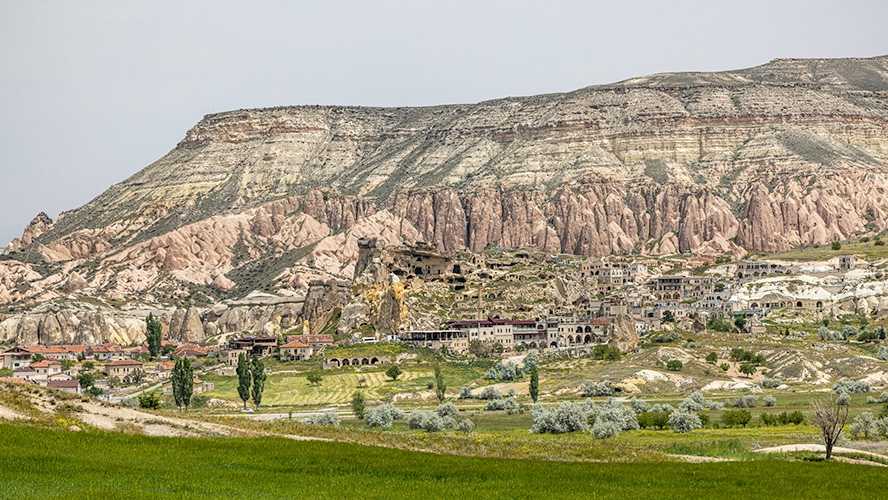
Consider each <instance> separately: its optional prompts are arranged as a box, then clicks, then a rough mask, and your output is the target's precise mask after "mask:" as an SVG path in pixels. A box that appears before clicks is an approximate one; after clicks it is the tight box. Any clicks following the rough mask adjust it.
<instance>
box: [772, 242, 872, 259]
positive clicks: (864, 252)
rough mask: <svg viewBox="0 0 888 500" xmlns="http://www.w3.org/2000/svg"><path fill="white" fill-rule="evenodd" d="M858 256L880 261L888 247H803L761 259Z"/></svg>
mask: <svg viewBox="0 0 888 500" xmlns="http://www.w3.org/2000/svg"><path fill="white" fill-rule="evenodd" d="M849 254H850V255H856V256H858V257H861V258H863V259H865V260H878V259H884V258H886V257H888V245H876V242H875V241H873V240H870V241H865V242H864V241H858V242H853V243H852V242H847V243H842V246H841V248H839V249H838V250H833V249H832V247H831V245H820V246H818V247H802V248H796V249H793V250H789V251H786V252H781V253H775V254H767V255H764V254H762V255H761V257H766V258H769V259H780V260H799V261H812V260H827V259H831V258H833V257H838V256H839V255H849Z"/></svg>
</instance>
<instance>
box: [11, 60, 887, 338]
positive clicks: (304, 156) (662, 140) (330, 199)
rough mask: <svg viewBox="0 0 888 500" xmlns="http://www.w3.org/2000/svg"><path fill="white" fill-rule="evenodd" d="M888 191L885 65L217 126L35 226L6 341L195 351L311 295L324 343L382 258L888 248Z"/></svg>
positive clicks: (786, 67)
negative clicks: (366, 243)
mask: <svg viewBox="0 0 888 500" xmlns="http://www.w3.org/2000/svg"><path fill="white" fill-rule="evenodd" d="M886 176H888V57H885V56H883V57H876V58H870V59H834V60H829V59H817V60H776V61H772V62H771V63H768V64H765V65H763V66H759V67H755V68H750V69H745V70H738V71H728V72H721V73H675V74H661V75H653V76H649V77H642V78H635V79H631V80H627V81H624V82H620V83H616V84H611V85H603V86H593V87H587V88H583V89H579V90H576V91H573V92H567V93H561V94H550V95H542V96H532V97H516V98H505V99H499V100H495V101H488V102H483V103H478V104H468V105H448V106H431V107H423V108H361V107H331V106H294V107H280V108H268V109H258V110H238V111H232V112H226V113H219V114H214V115H208V116H206V117H205V118H204V119H203V120H201V121H200V122H199V123H198V124H197V125H195V126H194V127H193V128H192V129H191V130H189V131H188V132H187V133H186V135H185V138H184V139H183V140H182V141H181V142H180V143H179V144H178V145H177V146H176V147H175V148H174V149H173V150H172V151H170V152H169V153H168V154H167V155H165V156H164V157H163V158H161V159H160V160H158V161H156V162H155V163H153V164H151V165H149V166H148V167H146V168H145V169H143V170H142V171H140V172H138V173H136V174H135V175H133V176H132V177H130V178H129V179H127V180H125V181H123V182H121V183H119V184H116V185H114V186H112V187H110V188H109V189H108V190H107V191H105V192H104V193H102V194H101V195H100V196H99V197H97V198H96V199H95V200H93V201H92V202H90V203H88V204H87V205H85V206H83V207H80V208H78V209H75V210H71V211H69V212H66V213H64V214H62V215H60V216H59V217H58V218H57V220H56V221H52V220H51V219H50V218H49V217H47V216H46V215H45V214H40V215H38V216H37V217H36V218H35V219H34V220H33V221H32V222H31V224H29V225H28V227H27V228H26V229H25V231H24V233H23V234H22V236H21V237H20V238H18V239H16V240H14V241H13V242H12V243H11V244H10V246H9V250H10V252H9V253H8V254H7V255H5V256H3V260H0V307H5V308H6V311H5V312H6V314H7V315H8V318H7V320H6V321H17V322H18V323H17V324H16V326H15V327H13V326H11V325H12V324H11V323H10V325H9V326H6V327H3V328H4V329H3V330H2V331H3V334H2V335H3V336H4V338H15V339H17V340H28V341H30V340H41V335H42V336H43V338H46V339H55V338H63V339H65V340H70V339H77V338H82V339H87V340H92V339H93V338H95V339H101V340H104V339H108V338H117V337H119V339H118V340H120V341H128V340H133V339H135V334H133V335H130V334H129V333H127V334H126V335H124V334H122V333H117V332H119V331H120V329H119V328H117V327H115V326H107V327H103V326H101V325H103V324H108V325H112V324H113V322H110V323H109V321H110V320H106V322H105V323H102V322H101V321H100V320H98V319H95V320H86V321H84V320H83V319H82V318H80V316H78V315H77V314H75V316H76V317H77V318H78V323H77V324H76V326H75V325H73V323H71V321H72V320H71V319H70V318H58V317H57V316H58V314H61V313H52V314H50V313H46V312H40V313H35V312H33V311H34V308H35V307H38V306H40V305H41V304H44V305H45V304H48V303H64V304H69V305H70V304H77V303H78V302H79V301H83V300H86V299H88V300H91V301H99V302H100V303H103V304H105V305H107V306H109V307H111V309H113V308H114V307H117V306H119V305H120V304H131V303H138V304H141V305H145V306H146V307H150V308H156V309H158V310H164V311H167V313H168V315H169V320H168V321H169V322H171V324H172V326H171V330H170V334H171V335H173V336H175V337H177V338H181V339H183V340H198V339H200V338H201V337H203V338H206V337H207V336H213V335H218V334H221V333H224V332H228V331H232V330H233V329H234V328H235V327H238V328H240V327H244V328H247V327H248V328H256V329H259V330H263V331H264V330H269V329H271V330H274V329H276V328H278V329H279V328H280V326H279V322H278V323H277V324H278V326H274V325H275V320H274V319H273V318H271V317H270V316H269V315H271V316H274V315H275V314H278V313H271V312H269V310H270V306H261V307H260V306H255V308H256V311H257V312H255V313H254V312H244V311H245V309H244V308H238V307H234V308H229V309H228V310H227V311H226V312H222V313H220V314H216V313H214V312H213V309H212V308H213V307H214V306H215V305H216V304H220V303H222V302H224V301H232V300H239V299H243V298H244V297H247V296H248V295H249V294H251V293H253V292H257V291H259V292H263V293H272V294H283V295H287V294H288V293H289V294H292V293H298V294H305V293H306V292H308V294H309V297H308V298H307V299H306V300H307V302H308V305H307V308H306V309H305V310H306V311H307V313H308V314H307V316H308V317H309V319H310V324H311V325H312V328H313V329H314V328H315V326H316V325H317V327H318V328H320V327H321V326H322V325H321V323H323V322H324V321H325V320H328V319H329V318H330V317H331V314H333V312H332V311H338V310H341V307H342V306H345V305H346V304H348V303H349V301H348V300H339V299H338V298H337V297H336V294H334V295H333V296H329V297H328V296H325V297H326V298H329V299H330V302H329V303H327V304H326V305H324V306H321V305H319V304H316V303H315V300H314V298H313V296H314V295H315V294H313V293H312V292H311V290H310V288H311V285H310V284H311V283H312V282H314V281H316V280H326V281H328V282H329V281H330V280H334V281H335V280H343V279H345V280H348V279H351V278H352V276H353V274H354V269H355V264H356V262H357V261H358V256H359V249H358V241H359V240H361V239H365V238H376V239H378V240H379V241H380V244H381V245H392V244H398V243H401V242H407V243H413V242H416V241H420V240H421V241H426V242H429V243H430V244H432V245H433V246H434V247H435V248H436V249H437V250H438V251H440V252H442V253H452V252H455V251H457V250H460V249H463V248H467V249H470V250H474V251H478V250H482V249H484V248H485V247H488V246H491V245H499V246H504V247H534V248H538V249H543V250H546V251H549V252H567V253H575V254H583V255H606V254H613V253H630V252H641V253H650V254H670V253H677V252H692V253H706V254H724V253H732V254H742V253H744V252H746V251H775V250H784V249H788V248H791V247H795V246H799V245H812V244H824V243H829V242H831V241H834V240H841V239H845V238H848V237H851V236H855V235H860V234H864V233H867V232H872V231H877V230H882V229H886V228H888V219H886V217H885V215H886V212H888V196H885V195H886V189H888V177H886ZM326 298H325V299H324V301H325V300H326ZM330 304H335V305H333V306H331V305H330ZM66 307H67V306H66ZM72 307H73V306H72ZM195 307H196V308H197V309H195ZM75 309H76V307H75ZM271 309H273V308H271ZM65 310H67V309H65ZM102 310H105V309H102ZM183 311H184V312H183ZM234 311H239V312H234ZM389 312H390V313H391V314H387V316H391V317H394V315H395V312H394V311H389ZM290 313H292V311H290V312H289V313H287V314H290ZM351 313H355V315H356V316H360V315H361V314H358V313H359V311H349V314H351ZM46 314H50V316H51V317H53V318H55V319H46V318H47V317H46ZM79 314H82V315H84V317H88V316H89V314H98V313H96V312H95V311H94V310H90V311H87V310H85V309H84V310H83V311H80V313H79ZM121 314H122V313H121ZM299 314H302V312H301V309H300V312H299ZM226 315H227V316H226ZM106 316H107V315H106ZM112 316H113V315H112ZM235 316H237V317H235ZM108 317H109V318H110V317H111V316H108ZM277 319H280V316H278V317H277ZM377 320H378V318H377ZM90 324H93V325H97V326H95V327H93V326H82V325H90ZM127 324H128V323H127ZM22 325H24V326H22ZM268 325H271V326H268ZM12 331H15V332H20V333H15V334H13V333H10V332H12ZM57 332H60V333H57ZM94 332H99V333H94Z"/></svg>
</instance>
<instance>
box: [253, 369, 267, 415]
mask: <svg viewBox="0 0 888 500" xmlns="http://www.w3.org/2000/svg"><path fill="white" fill-rule="evenodd" d="M250 371H251V372H252V375H253V404H254V405H256V408H259V405H260V404H262V391H264V390H265V378H266V375H265V365H264V364H263V363H262V360H261V359H259V358H258V357H255V358H253V363H252V367H251V368H250Z"/></svg>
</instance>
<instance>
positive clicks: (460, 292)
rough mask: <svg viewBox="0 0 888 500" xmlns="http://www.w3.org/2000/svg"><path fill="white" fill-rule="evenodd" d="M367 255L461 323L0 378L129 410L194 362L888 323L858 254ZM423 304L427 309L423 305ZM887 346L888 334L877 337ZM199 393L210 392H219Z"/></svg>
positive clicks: (102, 357) (225, 368)
mask: <svg viewBox="0 0 888 500" xmlns="http://www.w3.org/2000/svg"><path fill="white" fill-rule="evenodd" d="M359 248H360V250H361V251H360V254H359V258H358V263H357V265H356V267H355V273H354V275H355V278H354V281H353V283H354V284H355V285H356V286H358V287H364V288H367V287H383V288H391V287H392V286H393V284H400V285H401V286H402V287H404V288H405V289H406V290H407V291H406V293H407V294H409V293H410V292H411V291H412V289H428V288H430V287H431V288H433V289H435V288H434V287H437V288H436V289H438V290H440V289H444V290H446V291H447V293H449V294H450V297H451V301H452V303H453V304H454V305H453V307H452V309H451V310H450V312H449V315H451V317H443V318H432V319H431V320H429V318H428V317H426V318H424V321H414V322H413V324H410V322H402V324H400V325H398V326H397V327H395V328H393V329H391V330H388V331H386V330H385V329H384V328H378V329H377V328H376V327H375V326H374V327H371V328H362V329H361V332H362V333H361V334H360V335H357V334H351V335H341V334H337V333H336V332H330V331H329V330H328V331H327V332H326V333H324V334H321V333H312V329H311V328H310V327H309V326H308V324H307V323H308V322H307V321H304V324H303V325H302V328H301V331H298V330H300V329H296V330H293V329H291V330H289V331H284V330H282V329H280V328H278V329H277V332H278V333H277V334H276V335H275V334H268V333H267V330H266V331H265V332H260V333H256V332H241V333H240V334H234V335H229V336H227V337H226V338H223V339H222V340H220V341H217V342H216V343H212V344H206V345H199V344H197V343H189V342H176V341H173V340H170V339H169V336H168V335H167V334H166V333H165V334H164V339H163V341H162V345H161V355H160V356H159V357H156V358H155V357H152V356H150V355H149V351H148V346H147V344H141V345H133V346H120V345H116V344H111V343H109V344H103V345H14V346H10V347H8V348H7V349H5V350H4V351H3V352H2V353H0V369H3V370H4V374H5V375H6V376H8V377H10V378H11V379H13V380H17V381H23V382H27V383H33V384H38V385H42V386H45V387H48V388H51V389H58V390H62V391H67V392H73V393H77V394H80V393H82V392H87V391H89V392H90V393H91V394H93V395H95V396H99V397H102V398H105V399H109V400H121V399H123V398H126V397H128V395H131V394H134V393H138V392H139V391H141V390H144V389H145V388H146V387H158V386H163V384H164V383H165V382H166V381H167V380H168V379H169V377H170V373H171V370H172V368H173V364H174V363H173V361H174V360H176V359H179V358H190V359H192V360H194V361H195V362H196V363H197V366H199V367H201V368H202V369H206V371H212V370H215V371H217V372H219V373H231V370H233V368H234V367H235V366H236V364H237V361H238V358H239V357H240V356H241V355H245V356H247V357H249V358H253V357H256V358H273V359H275V360H276V361H279V362H281V363H291V362H306V361H312V360H315V361H316V362H318V363H320V365H319V366H320V367H321V368H322V369H336V368H344V367H349V366H370V367H373V366H377V365H382V364H390V363H395V362H398V361H399V360H400V359H402V357H397V356H391V355H387V354H385V353H382V352H379V353H376V354H371V355H364V356H355V357H350V356H349V355H347V354H346V355H343V354H342V352H346V353H347V352H348V351H342V350H341V349H340V350H339V351H338V352H340V354H335V353H334V354H330V352H331V350H332V348H334V347H336V346H349V345H359V344H371V345H372V344H376V343H394V344H400V345H402V346H404V348H408V349H431V350H433V351H439V352H443V353H446V354H448V355H452V356H477V355H482V354H483V355H484V356H496V357H500V358H508V357H510V356H513V355H515V354H516V353H526V352H550V351H551V352H561V353H566V354H569V355H571V356H574V357H582V356H585V355H588V354H590V353H591V351H592V347H594V346H601V345H616V346H617V348H618V349H619V350H621V351H623V352H631V351H635V350H637V349H638V348H639V345H640V343H641V342H643V341H644V339H646V338H651V337H652V336H656V335H663V334H664V332H665V333H666V334H667V335H668V334H669V332H681V331H703V330H715V331H726V328H727V330H730V331H737V332H740V333H745V334H748V335H751V336H755V335H761V334H764V333H766V332H768V331H769V330H770V331H771V332H775V331H776V332H781V331H782V332H784V333H789V332H790V331H792V330H794V329H795V327H796V326H797V324H798V323H811V322H818V321H821V320H823V319H825V318H827V319H833V320H835V319H837V318H840V317H842V316H844V315H851V316H855V317H862V318H866V317H870V316H873V317H875V316H878V314H879V312H880V311H883V310H886V309H888V295H885V293H886V291H888V288H886V282H885V281H882V277H883V273H882V270H881V267H882V265H881V264H880V263H879V262H872V261H858V260H857V259H856V258H855V256H854V255H853V254H840V255H837V256H836V257H833V258H831V259H829V260H827V261H823V262H797V261H786V260H776V259H770V258H756V259H751V258H746V259H739V260H734V259H731V258H728V257H719V258H707V257H701V256H676V257H672V258H654V257H645V256H611V257H603V258H597V257H593V258H577V257H574V256H560V255H546V254H543V253H541V252H534V251H523V250H517V251H509V252H505V251H499V250H495V251H492V252H485V253H484V254H471V253H468V252H460V253H457V254H456V255H454V256H445V255H443V254H441V253H439V252H436V251H435V250H433V249H432V248H431V247H430V246H429V245H427V244H424V243H418V244H416V245H409V246H401V247H390V248H377V246H376V242H375V241H374V240H362V241H359ZM529 273H534V274H536V277H537V278H539V276H540V275H542V276H543V277H544V280H545V283H546V286H547V287H548V289H549V290H550V291H551V290H554V295H551V294H550V295H549V296H548V297H547V298H546V300H542V301H540V300H537V301H536V302H537V305H536V307H535V308H528V307H526V303H524V302H522V301H521V300H519V301H515V300H514V299H512V300H511V301H510V300H509V288H508V287H509V286H510V285H511V286H513V287H514V286H515V285H520V286H517V287H516V288H517V289H518V291H519V292H518V293H519V295H518V296H519V297H521V298H523V299H529V298H530V297H532V292H531V291H530V290H529V289H530V288H531V286H533V285H527V284H525V285H521V283H524V282H525V281H530V280H527V279H526V278H525V277H526V276H527V275H528V274H529ZM503 284H505V286H501V285H503ZM417 297H419V298H418V299H417V300H423V298H424V297H423V295H422V294H421V293H418V294H417ZM553 297H554V298H553ZM516 302H517V303H516ZM528 302H530V300H528ZM334 305H335V304H334ZM402 307H406V306H402ZM415 309H418V310H421V309H422V307H421V306H420V307H415ZM452 315H456V316H455V317H453V316H452ZM340 321H341V320H340ZM417 323H422V324H426V325H428V324H430V323H431V325H432V326H431V327H422V326H418V325H417ZM366 326H368V325H362V327H366ZM273 331H274V330H273ZM880 334H881V335H884V330H882V331H881V332H877V333H876V335H880ZM371 352H372V351H371ZM317 360H319V361H317ZM197 387H198V391H212V388H213V384H212V383H210V382H207V383H200V384H198V386H197Z"/></svg>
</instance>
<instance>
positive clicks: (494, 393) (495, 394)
mask: <svg viewBox="0 0 888 500" xmlns="http://www.w3.org/2000/svg"><path fill="white" fill-rule="evenodd" d="M501 397H502V395H501V394H500V391H499V389H497V388H496V387H493V386H490V385H489V386H487V387H485V388H484V389H482V390H481V395H480V396H479V399H484V400H490V399H500V398H501Z"/></svg>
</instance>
